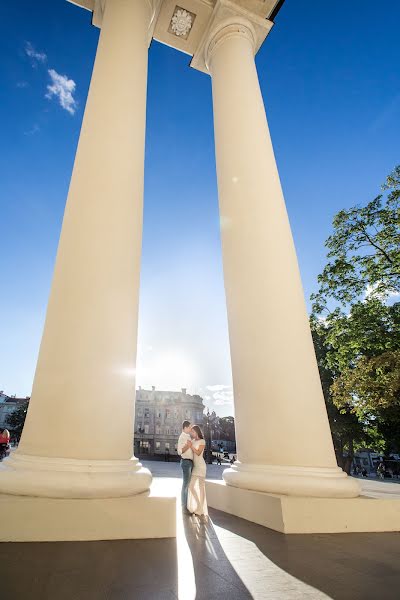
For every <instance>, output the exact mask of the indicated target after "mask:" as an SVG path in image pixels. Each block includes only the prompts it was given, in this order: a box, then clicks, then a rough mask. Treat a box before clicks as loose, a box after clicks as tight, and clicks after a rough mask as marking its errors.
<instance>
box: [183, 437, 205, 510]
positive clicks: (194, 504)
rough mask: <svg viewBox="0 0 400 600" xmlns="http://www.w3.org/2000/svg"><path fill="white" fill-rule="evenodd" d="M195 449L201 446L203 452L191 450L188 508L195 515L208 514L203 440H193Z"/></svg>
mask: <svg viewBox="0 0 400 600" xmlns="http://www.w3.org/2000/svg"><path fill="white" fill-rule="evenodd" d="M192 446H193V447H194V448H196V450H198V449H199V448H201V447H203V452H202V453H201V454H200V455H197V454H196V452H193V470H192V476H191V478H190V483H189V490H188V505H187V507H188V510H189V512H191V513H195V514H196V515H208V508H207V499H206V484H205V482H206V472H207V465H206V462H205V460H204V448H205V446H206V443H205V441H204V440H195V441H194V442H193V444H192Z"/></svg>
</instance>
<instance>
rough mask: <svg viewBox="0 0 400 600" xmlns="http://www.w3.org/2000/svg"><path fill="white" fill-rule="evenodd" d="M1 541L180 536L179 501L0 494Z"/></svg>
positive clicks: (149, 497) (165, 497)
mask: <svg viewBox="0 0 400 600" xmlns="http://www.w3.org/2000/svg"><path fill="white" fill-rule="evenodd" d="M0 515H2V516H1V517H0V520H1V526H0V542H61V541H90V540H123V539H131V540H132V539H148V538H167V537H175V536H176V498H175V497H174V496H168V495H160V494H158V495H152V494H150V495H149V494H148V493H145V494H139V495H137V496H132V497H130V498H93V499H88V498H80V499H77V498H68V499H60V498H33V497H29V496H8V495H5V494H4V495H3V494H0Z"/></svg>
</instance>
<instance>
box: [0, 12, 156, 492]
mask: <svg viewBox="0 0 400 600" xmlns="http://www.w3.org/2000/svg"><path fill="white" fill-rule="evenodd" d="M151 18H152V8H151V2H150V0H107V1H106V3H105V7H104V15H103V21H102V29H101V33H100V39H99V44H98V49H97V54H96V60H95V65H94V70H93V76H92V81H91V85H90V91H89V96H88V100H87V105H86V110H85V115H84V120H83V125H82V130H81V135H80V139H79V145H78V149H77V153H76V159H75V164H74V169H73V174H72V179H71V185H70V189H69V194H68V200H67V205H66V209H65V215H64V222H63V226H62V232H61V237H60V243H59V247H58V253H57V259H56V264H55V271H54V279H53V284H52V288H51V294H50V299H49V304H48V309H47V316H46V323H45V328H44V333H43V338H42V343H41V347H40V353H39V359H38V364H37V369H36V375H35V381H34V386H33V393H32V398H31V402H30V406H29V411H28V415H27V421H26V425H25V428H24V432H23V436H22V440H21V443H20V446H19V448H18V451H17V452H15V453H14V454H13V457H12V458H10V459H9V460H8V461H6V462H5V463H4V467H3V470H2V471H1V472H0V491H2V492H7V493H15V494H25V495H39V496H50V497H112V496H124V495H125V496H128V495H131V494H136V493H139V492H143V491H145V490H147V489H148V488H149V485H150V482H151V475H150V472H149V471H148V470H147V469H144V468H142V466H141V464H140V463H139V462H138V461H137V459H136V458H134V457H132V452H133V423H134V401H135V367H136V344H137V321H138V299H139V275H140V260H141V244H142V204H143V171H144V144H145V118H146V87H147V59H148V27H149V23H150V20H151ZM44 226H45V224H44Z"/></svg>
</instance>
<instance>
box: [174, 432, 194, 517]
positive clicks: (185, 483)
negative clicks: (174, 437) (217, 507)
mask: <svg viewBox="0 0 400 600" xmlns="http://www.w3.org/2000/svg"><path fill="white" fill-rule="evenodd" d="M190 430H191V425H190V421H183V423H182V433H181V435H180V436H179V439H178V448H177V451H178V454H179V456H180V457H181V469H182V491H181V504H182V511H183V512H184V513H185V514H187V515H189V514H191V513H190V512H189V510H188V508H187V503H188V488H189V483H190V478H191V476H192V470H193V450H192V438H191V436H190Z"/></svg>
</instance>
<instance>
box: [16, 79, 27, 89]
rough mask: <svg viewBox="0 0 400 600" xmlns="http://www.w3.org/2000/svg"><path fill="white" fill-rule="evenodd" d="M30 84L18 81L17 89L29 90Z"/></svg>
mask: <svg viewBox="0 0 400 600" xmlns="http://www.w3.org/2000/svg"><path fill="white" fill-rule="evenodd" d="M28 86H29V83H28V82H27V81H17V88H20V89H23V88H27V87H28Z"/></svg>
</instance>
